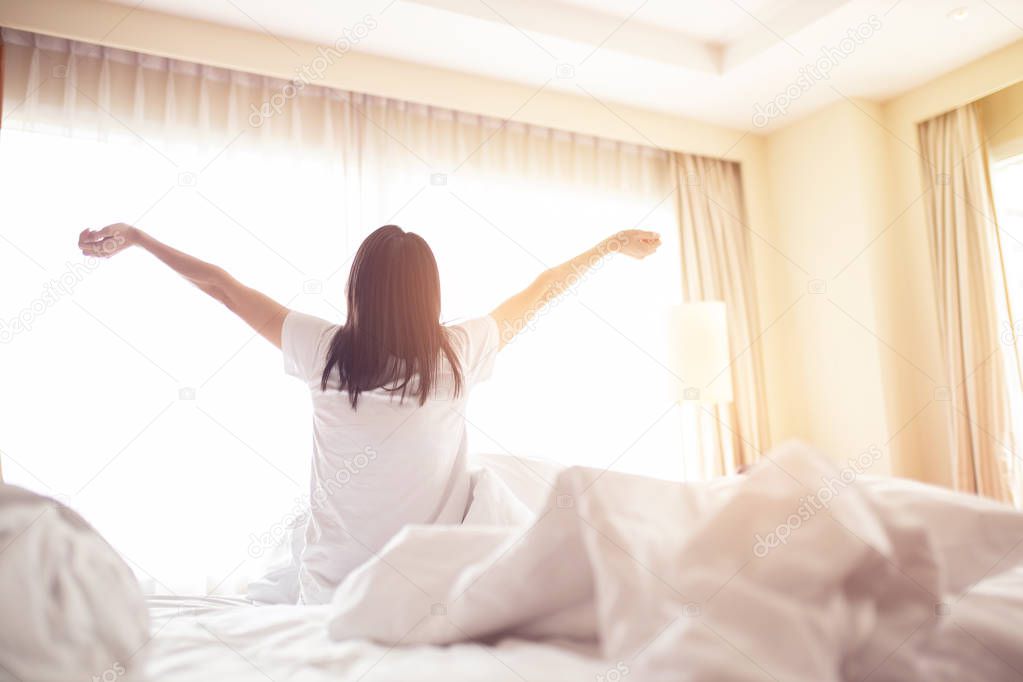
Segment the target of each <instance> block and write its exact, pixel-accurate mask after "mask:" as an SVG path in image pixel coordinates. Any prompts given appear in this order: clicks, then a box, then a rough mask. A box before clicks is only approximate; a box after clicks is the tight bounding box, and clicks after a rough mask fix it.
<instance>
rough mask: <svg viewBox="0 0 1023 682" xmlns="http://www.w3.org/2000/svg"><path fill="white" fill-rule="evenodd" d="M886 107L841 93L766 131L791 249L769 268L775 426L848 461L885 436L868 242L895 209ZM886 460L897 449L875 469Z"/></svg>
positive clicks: (782, 239)
mask: <svg viewBox="0 0 1023 682" xmlns="http://www.w3.org/2000/svg"><path fill="white" fill-rule="evenodd" d="M865 112H866V114H865ZM879 115H880V108H879V107H878V105H876V104H871V103H869V102H862V101H860V102H848V101H842V102H840V103H838V104H835V105H832V106H830V107H828V108H827V109H825V110H823V111H819V112H817V113H815V114H813V115H811V116H810V117H808V118H806V119H804V120H801V121H799V122H798V123H796V124H793V125H790V126H789V127H787V128H784V129H782V130H781V131H779V132H777V133H774V134H772V135H770V136H769V137H768V138H767V167H768V170H769V173H768V178H769V187H770V194H771V196H772V199H773V221H772V223H771V224H772V225H773V227H774V230H775V232H774V234H773V240H774V244H775V246H776V247H777V248H778V250H779V251H780V252H782V253H784V254H785V255H786V256H787V257H788V259H787V260H784V261H778V260H775V261H774V263H773V265H774V267H773V268H772V272H770V273H765V276H766V277H767V278H768V279H769V280H770V281H771V282H772V284H773V286H772V288H771V290H770V291H768V292H765V294H766V295H765V296H764V300H763V305H764V306H765V307H771V308H773V309H774V310H773V311H772V312H771V313H766V314H765V315H764V318H763V321H764V322H765V323H766V322H770V321H772V320H774V324H773V326H772V327H771V328H770V329H768V331H767V332H766V333H765V334H764V337H763V342H764V348H765V354H766V357H767V371H768V386H769V387H772V388H773V389H774V390H773V392H772V396H771V425H772V434H773V435H774V437H775V440H776V441H777V440H782V439H785V438H789V437H798V438H803V439H806V440H808V441H809V442H811V443H812V444H813V445H815V446H817V447H819V448H820V449H821V450H823V451H824V452H826V453H828V454H829V455H830V456H831V457H832V458H833V459H834V460H836V461H839V462H843V463H844V462H845V461H846V460H847V459H848V458H849V457H855V456H857V455H859V454H860V453H862V452H865V451H867V450H869V449H870V448H871V447H872V446H877V447H879V448H880V447H882V446H883V445H884V443H885V441H887V437H886V420H885V404H884V391H883V387H882V385H881V359H880V357H879V353H880V352H881V347H880V344H878V342H877V339H876V337H875V336H874V332H873V330H874V329H876V328H877V314H876V311H875V307H874V306H875V303H874V301H875V299H876V298H877V295H878V292H877V291H876V290H875V286H876V285H875V281H876V272H877V267H876V263H875V254H874V253H872V252H871V251H870V250H869V249H868V250H866V251H863V249H864V246H866V245H867V244H868V243H869V242H870V239H871V237H872V236H873V233H874V232H875V230H876V227H875V226H876V225H877V223H878V222H880V221H881V220H882V219H883V217H884V211H885V209H886V185H887V183H886V181H885V178H884V177H883V175H882V174H880V173H879V172H878V169H883V168H884V167H885V163H884V161H885V156H886V154H887V146H886V140H885V133H884V131H883V130H882V129H880V128H879V127H878V126H877V125H875V124H874V123H873V121H872V120H871V117H876V116H879ZM861 252H862V253H861ZM857 254H860V255H859V256H858V257H857ZM789 259H790V260H789ZM766 265H767V267H770V266H771V265H772V264H766ZM888 470H889V462H888V461H887V458H882V460H881V461H879V462H878V463H877V464H876V466H875V468H874V469H873V471H874V472H875V473H882V472H887V471H888Z"/></svg>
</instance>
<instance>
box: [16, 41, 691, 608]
mask: <svg viewBox="0 0 1023 682" xmlns="http://www.w3.org/2000/svg"><path fill="white" fill-rule="evenodd" d="M3 35H4V38H5V40H6V42H7V49H6V52H7V68H6V76H7V78H6V83H5V88H4V100H5V102H4V105H5V121H4V130H3V134H2V136H0V193H2V195H0V202H2V205H3V207H4V226H3V230H2V236H3V241H2V243H0V268H2V269H3V270H4V272H5V275H6V276H5V286H4V289H3V292H2V294H0V297H2V307H0V336H2V339H0V340H2V341H3V343H4V347H3V352H2V353H0V372H2V375H3V377H4V389H3V390H2V391H0V410H3V414H4V415H5V416H6V419H5V423H4V430H3V433H2V439H3V440H2V442H0V448H2V449H3V451H4V454H3V461H4V473H5V476H6V478H7V479H8V480H9V481H11V482H14V483H19V484H22V485H26V486H29V487H32V488H35V489H38V490H41V491H43V492H46V493H49V494H53V495H60V496H63V497H64V498H65V499H67V500H68V501H69V502H70V504H71V505H72V506H74V507H75V508H77V509H78V510H80V511H81V512H82V513H83V514H84V515H85V516H86V517H87V518H89V519H90V520H91V521H92V522H93V523H95V524H96V525H97V526H98V527H99V528H100V530H101V531H102V532H103V533H104V534H105V535H106V536H107V537H108V538H110V540H111V541H112V542H113V543H114V544H115V546H117V547H118V549H120V550H121V551H122V552H123V553H124V554H125V556H126V557H127V559H128V560H129V561H130V562H132V564H133V566H134V567H135V568H136V570H137V571H138V572H139V574H140V575H141V576H142V577H143V579H144V580H145V581H148V583H149V586H150V587H151V588H152V589H156V590H161V591H163V590H173V591H179V592H180V591H207V590H210V589H214V588H216V589H219V590H221V591H224V590H227V591H230V590H232V589H234V588H236V587H237V586H239V585H241V584H243V583H244V582H245V581H246V580H247V579H248V577H249V576H250V575H251V574H252V573H253V572H254V571H256V570H258V563H259V562H258V561H257V560H256V559H255V558H253V557H252V556H250V554H249V552H248V549H249V547H250V542H251V541H250V536H251V535H253V534H256V535H259V534H262V533H268V532H270V533H272V532H276V531H278V530H279V528H280V526H281V524H282V523H283V522H284V521H286V520H287V518H288V516H289V514H290V513H292V512H293V511H294V510H295V509H296V508H297V507H298V506H299V504H300V500H301V497H302V495H303V493H304V492H305V491H306V488H307V473H308V466H309V448H308V443H309V431H308V429H309V424H308V421H309V420H308V414H307V397H306V396H305V395H304V388H303V387H302V386H300V385H297V384H296V383H295V382H292V381H289V380H287V379H286V378H285V377H283V376H282V372H281V371H280V358H279V354H278V352H277V351H276V350H275V349H273V348H271V347H269V346H268V345H267V344H265V343H264V342H263V341H262V340H260V339H258V338H254V337H253V335H252V334H251V333H250V332H249V330H248V329H247V328H246V327H244V325H243V324H242V323H240V322H238V321H237V320H235V319H233V318H232V316H230V315H229V314H226V313H225V312H224V311H223V310H221V309H219V307H218V306H217V305H216V304H215V303H213V302H211V301H209V300H207V299H205V297H204V296H203V295H202V294H201V293H200V292H198V291H197V290H194V289H193V288H191V287H189V286H187V285H186V284H184V283H183V282H181V281H180V280H179V279H178V278H177V277H176V276H174V275H173V274H172V273H170V272H168V271H166V270H165V269H163V268H161V267H158V266H157V265H156V264H155V263H153V262H152V261H151V260H150V259H148V258H147V257H146V255H145V254H142V253H129V254H127V255H126V256H124V257H119V258H118V259H115V260H113V261H109V262H101V263H96V262H90V261H85V260H83V259H82V258H81V256H80V255H78V253H77V251H76V249H75V248H74V243H75V241H76V237H77V233H78V232H79V231H80V230H81V229H83V228H86V227H95V226H99V225H103V224H106V223H109V222H113V221H117V220H123V221H127V222H134V223H137V224H139V225H140V226H142V227H143V228H145V229H147V230H149V231H151V232H152V233H154V234H155V235H157V236H158V237H160V238H161V239H165V240H167V241H168V242H170V243H172V244H174V245H176V246H179V247H181V248H183V249H185V250H187V251H190V252H193V253H195V254H197V255H199V256H201V257H204V258H206V259H208V260H211V261H213V262H216V263H218V264H221V265H223V266H224V267H226V268H228V269H229V270H230V271H231V272H232V273H234V274H235V275H236V276H238V277H239V278H240V279H242V280H243V281H245V282H247V283H249V284H251V285H253V286H256V287H257V288H260V289H262V290H264V291H266V292H267V293H268V294H269V295H271V296H273V297H275V298H276V299H278V300H280V301H281V302H283V303H286V304H287V305H289V306H291V307H294V308H297V309H301V310H304V311H307V312H311V313H314V314H318V315H321V316H324V317H327V318H331V319H343V314H344V311H343V309H342V306H343V296H342V292H343V286H344V279H345V277H346V276H347V263H348V259H349V258H350V256H351V255H352V253H353V251H354V249H355V248H356V247H357V246H358V244H359V242H360V240H361V238H362V237H363V236H364V235H365V234H366V233H368V232H369V231H370V230H372V229H374V228H375V227H377V226H379V225H381V224H384V223H388V222H394V223H397V224H400V225H402V226H403V227H406V228H408V229H412V230H414V231H417V232H419V233H420V234H422V235H423V236H424V237H425V238H426V239H427V240H429V242H430V243H431V245H432V246H433V248H434V250H435V252H436V254H437V258H438V261H439V263H440V267H441V272H442V279H443V281H442V286H443V297H444V314H445V316H446V317H447V318H448V319H450V320H455V319H458V318H464V317H467V316H470V315H479V314H483V313H485V312H486V311H488V310H489V309H490V308H492V307H493V306H494V305H495V303H497V302H498V301H500V300H501V299H502V298H503V297H505V296H507V295H508V294H510V293H512V292H513V291H515V290H516V289H517V288H519V287H521V286H523V285H525V284H526V283H528V282H529V281H530V280H531V278H532V277H534V276H535V275H536V273H537V272H538V271H539V270H540V268H542V267H543V265H549V264H554V263H556V262H559V261H561V260H563V259H565V258H567V257H569V256H571V255H574V254H575V253H577V252H578V251H580V250H581V249H583V248H585V247H587V246H589V245H591V244H592V243H594V242H595V241H597V240H598V239H599V238H601V237H603V236H605V235H607V234H609V233H611V232H613V231H615V230H619V229H623V228H631V227H635V226H640V227H644V228H647V229H655V230H658V231H659V232H661V234H662V235H663V236H664V238H665V241H666V244H665V246H664V248H663V250H662V252H661V253H660V254H659V256H658V257H657V258H656V259H653V260H650V261H646V262H643V263H637V262H632V261H625V260H624V259H623V260H618V261H613V262H611V263H609V264H607V265H606V266H605V267H604V268H601V269H600V270H598V271H596V272H594V273H592V274H591V275H589V276H588V277H587V280H588V281H587V282H586V283H585V284H583V285H581V286H579V287H578V289H577V290H575V291H573V293H572V294H570V295H568V296H567V297H566V299H565V300H564V301H563V302H561V303H559V304H557V305H556V306H554V307H553V308H552V309H550V310H549V311H546V312H545V314H543V315H542V316H541V317H540V319H538V320H537V323H536V329H535V330H531V331H529V332H526V333H524V334H523V335H522V336H521V338H519V339H517V340H516V341H515V342H514V343H513V344H512V346H511V347H510V348H509V349H507V350H506V351H505V352H503V353H502V358H501V362H500V363H499V368H498V370H497V373H496V374H495V376H494V378H493V380H492V381H491V382H489V383H488V384H486V385H484V386H482V387H480V389H479V390H478V393H477V394H476V396H475V397H474V400H473V403H472V408H471V412H470V413H469V419H470V422H471V425H472V426H471V429H470V432H471V433H470V436H471V438H472V443H471V447H472V448H473V449H474V450H477V451H496V452H504V451H508V452H513V453H515V454H522V455H533V456H539V457H545V458H550V459H555V460H557V461H561V462H565V463H581V464H587V465H592V466H599V467H613V468H614V469H617V470H623V471H632V472H638V473H645V474H650V475H655V476H663V477H667V478H681V477H682V475H683V472H682V470H681V462H682V459H683V458H682V457H681V448H682V434H683V431H684V429H685V428H689V427H688V426H687V425H686V424H683V423H682V422H681V421H680V420H681V419H682V417H681V415H680V414H679V412H678V411H677V410H676V409H675V406H674V397H675V395H676V390H675V385H674V381H675V379H674V377H673V376H672V375H671V373H670V372H669V371H668V369H667V368H668V367H669V366H670V362H669V358H668V347H667V346H668V333H667V328H668V319H669V315H668V311H669V309H670V307H671V306H672V305H673V304H675V303H677V302H678V300H679V298H680V292H681V281H680V265H679V259H678V257H677V254H678V253H679V244H678V241H677V239H678V229H677V222H676V216H675V206H674V202H673V200H672V199H671V196H672V194H673V192H674V187H673V181H672V174H671V169H670V160H669V158H668V154H667V153H666V152H663V151H660V150H653V149H649V148H643V147H636V146H631V145H627V144H621V143H615V142H609V141H605V140H599V139H594V138H590V137H585V136H579V135H573V134H569V133H563V132H557V131H551V130H547V129H542V128H536V127H530V126H524V125H519V124H514V123H504V122H502V121H498V120H493V119H487V118H482V117H478V116H470V115H466V114H460V113H456V112H451V111H446V110H440V109H434V108H429V107H424V106H420V105H414V104H408V103H404V102H397V101H392V100H385V99H380V98H375V97H369V96H364V95H359V94H354V93H347V92H339V91H335V90H328V89H324V88H318V87H314V86H312V85H305V86H304V87H298V86H296V85H295V84H289V83H285V82H282V81H276V80H272V79H267V78H263V77H258V76H253V75H249V74H241V73H234V72H230V71H224V70H221V69H215V68H210V67H204V66H198V65H194V64H187V63H181V62H176V61H173V60H166V59H160V58H155V57H149V56H143V55H138V54H134V53H126V52H122V51H118V50H112V49H106V48H99V47H96V46H90V45H84V44H80V43H72V42H68V41H64V40H58V39H54V38H46V37H41V36H36V35H32V34H26V33H19V32H15V31H9V30H5V31H4V33H3ZM693 455H694V456H698V453H693ZM692 458H693V457H690V459H692Z"/></svg>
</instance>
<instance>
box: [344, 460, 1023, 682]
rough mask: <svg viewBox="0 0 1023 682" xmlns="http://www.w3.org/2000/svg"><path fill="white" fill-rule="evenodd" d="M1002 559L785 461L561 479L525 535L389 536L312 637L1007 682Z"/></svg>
mask: <svg viewBox="0 0 1023 682" xmlns="http://www.w3.org/2000/svg"><path fill="white" fill-rule="evenodd" d="M825 498H826V499H825ZM1021 541H1023V514H1020V513H1018V512H1016V511H1014V510H1011V509H1009V508H1007V507H1004V506H1001V505H997V504H994V503H990V502H987V501H985V500H980V499H977V498H973V497H968V496H964V495H956V494H953V493H950V492H947V491H943V490H939V489H936V488H932V487H929V486H923V485H919V484H913V483H907V482H900V481H892V480H873V479H864V478H862V477H859V476H857V474H856V471H855V470H838V469H837V468H836V467H835V466H833V465H832V464H830V463H829V462H827V461H826V460H825V459H824V458H822V457H820V456H817V455H815V454H814V453H812V452H811V451H810V450H809V449H808V448H806V447H805V446H802V445H799V444H792V445H788V446H786V447H783V448H780V449H779V450H776V451H775V452H774V453H772V455H771V458H770V461H768V462H764V463H762V464H760V465H759V466H758V467H756V468H755V469H754V471H753V472H752V473H751V474H750V475H749V476H744V477H737V478H734V479H730V480H722V481H718V482H716V483H715V484H711V485H692V486H682V485H677V484H670V483H667V482H663V481H654V480H651V479H645V478H639V477H633V476H625V475H620V474H614V473H604V472H598V471H594V470H587V469H569V470H566V471H564V472H562V473H561V474H560V475H559V476H558V477H557V479H556V481H555V483H554V485H553V486H552V489H551V490H550V491H549V495H548V498H547V503H546V505H545V507H544V509H543V511H542V512H541V515H540V517H539V518H538V520H537V521H536V522H535V523H534V524H533V525H531V526H529V527H528V528H516V527H464V526H463V527H409V528H407V529H406V530H405V531H403V532H402V533H401V534H400V535H399V536H398V537H396V538H395V539H394V540H393V541H392V542H391V543H390V544H389V545H388V546H387V547H386V548H385V549H384V551H383V552H382V553H381V555H380V557H379V558H377V559H374V560H371V561H370V562H369V563H367V564H365V565H364V566H363V567H361V568H360V569H358V570H357V571H356V572H355V573H353V574H352V575H350V576H349V578H348V579H347V580H346V581H345V582H344V583H343V584H342V585H341V587H340V588H339V589H338V591H337V593H336V594H335V599H334V602H333V604H332V605H331V607H330V632H331V635H332V637H333V638H334V639H335V640H337V641H346V640H349V639H351V638H367V639H370V640H373V641H376V642H379V643H381V644H384V645H399V644H400V645H408V644H417V645H424V644H448V643H457V642H464V641H468V640H473V639H487V638H494V637H498V636H504V637H508V636H511V637H517V638H524V639H539V638H544V637H552V636H561V637H566V638H572V639H575V640H579V641H582V642H589V643H591V644H593V645H596V646H599V648H600V651H601V654H602V656H603V658H604V659H605V660H606V661H607V662H608V668H607V670H611V669H612V668H615V669H619V670H621V669H622V668H619V666H622V667H623V668H624V669H626V670H628V672H629V674H630V675H631V678H630V679H636V680H672V681H674V680H680V679H729V680H763V679H779V680H782V679H783V680H807V681H813V682H822V681H826V680H846V679H856V680H858V679H863V678H865V677H867V676H870V679H872V680H905V679H956V680H1000V679H1017V678H1018V677H1019V675H1020V672H1018V671H1023V628H1020V627H1019V624H1023V597H1021V592H1020V586H1021V582H1023V581H1021V580H1020V575H1021V571H1020V568H1019V567H1020V566H1021V565H1023V547H1021ZM1014 624H1015V625H1014ZM612 676H613V675H612ZM523 678H524V679H530V678H529V677H526V676H524V675H523ZM537 679H549V678H537Z"/></svg>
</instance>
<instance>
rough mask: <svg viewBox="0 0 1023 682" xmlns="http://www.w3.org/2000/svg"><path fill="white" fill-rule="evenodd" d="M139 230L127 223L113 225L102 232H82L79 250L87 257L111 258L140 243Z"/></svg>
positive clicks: (79, 239)
mask: <svg viewBox="0 0 1023 682" xmlns="http://www.w3.org/2000/svg"><path fill="white" fill-rule="evenodd" d="M139 234H140V233H139V230H137V229H136V228H134V227H132V226H131V225H128V224H127V223H113V224H112V225H107V226H106V227H104V228H102V229H100V230H82V232H81V234H79V235H78V248H80V249H81V250H82V253H83V254H84V255H86V256H93V257H95V258H110V257H111V256H113V255H116V254H118V253H120V252H121V251H124V250H125V249H127V248H128V247H129V246H133V245H134V244H136V243H138V240H139Z"/></svg>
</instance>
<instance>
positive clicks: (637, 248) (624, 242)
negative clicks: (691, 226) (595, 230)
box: [490, 230, 661, 348]
mask: <svg viewBox="0 0 1023 682" xmlns="http://www.w3.org/2000/svg"><path fill="white" fill-rule="evenodd" d="M660 245H661V236H660V235H659V234H657V233H656V232H647V231H645V230H625V231H624V232H618V233H616V234H614V235H612V236H610V237H608V238H607V239H603V240H601V242H600V243H599V244H597V245H596V246H594V247H593V248H591V249H588V250H587V251H584V252H582V253H581V254H579V255H578V256H576V257H575V258H573V259H571V260H569V261H565V262H564V263H562V264H561V265H556V266H554V267H553V268H550V269H548V270H545V271H544V272H542V273H541V274H540V276H539V277H537V278H536V279H535V280H533V283H532V284H530V285H529V286H528V287H526V288H525V289H523V290H522V291H520V292H519V293H517V294H515V295H514V296H512V297H511V298H509V299H508V300H507V301H505V302H504V303H502V304H501V305H499V306H497V307H496V308H495V309H494V310H493V311H492V312H491V313H490V316H491V317H493V318H494V320H495V321H496V322H497V328H498V330H499V331H500V334H501V348H504V347H505V346H506V345H507V344H508V342H509V341H511V340H512V339H513V338H514V337H515V335H516V334H518V333H519V332H520V331H522V330H523V329H525V328H526V326H527V325H528V324H529V323H530V321H532V320H533V318H535V317H536V315H537V314H538V313H539V312H540V310H541V309H542V308H543V307H544V306H545V305H547V304H548V303H550V302H551V301H553V300H554V299H555V298H558V297H559V296H561V295H562V294H564V293H565V292H567V291H570V290H571V289H572V288H573V287H575V286H576V285H577V284H578V283H579V281H580V280H581V279H582V277H583V275H585V274H586V272H587V271H589V270H590V269H592V268H594V267H597V266H598V265H599V264H600V263H601V261H603V260H604V259H605V258H608V257H609V256H612V255H614V254H616V253H623V254H625V255H627V256H631V257H632V258H637V259H642V258H646V257H647V256H649V255H650V254H652V253H653V252H654V251H656V250H657V247H659V246H660Z"/></svg>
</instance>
